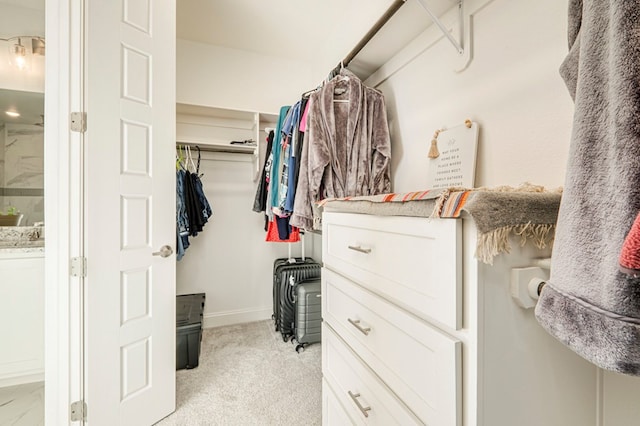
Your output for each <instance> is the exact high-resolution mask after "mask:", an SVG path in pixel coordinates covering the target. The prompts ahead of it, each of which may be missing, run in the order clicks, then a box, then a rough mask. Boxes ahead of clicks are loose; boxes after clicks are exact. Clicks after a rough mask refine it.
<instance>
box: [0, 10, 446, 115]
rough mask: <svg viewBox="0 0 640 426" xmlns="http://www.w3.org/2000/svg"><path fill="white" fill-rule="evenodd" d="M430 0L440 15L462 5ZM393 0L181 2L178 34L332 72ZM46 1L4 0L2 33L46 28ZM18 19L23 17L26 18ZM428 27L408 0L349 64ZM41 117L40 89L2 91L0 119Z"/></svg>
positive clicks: (378, 55) (378, 57)
mask: <svg viewBox="0 0 640 426" xmlns="http://www.w3.org/2000/svg"><path fill="white" fill-rule="evenodd" d="M427 1H428V3H429V4H430V5H431V6H432V7H433V9H434V12H435V13H436V14H438V15H439V14H441V13H442V12H444V11H445V10H447V9H449V8H451V7H453V6H455V4H456V3H457V1H456V0H427ZM392 3H393V0H349V1H345V0H322V1H313V0H270V1H263V0H178V1H177V20H176V25H177V37H178V38H181V39H185V40H191V41H196V42H200V43H206V44H213V45H217V46H222V47H228V48H232V49H238V50H244V51H250V52H254V53H258V54H263V55H269V56H275V57H286V58H289V59H296V60H300V61H305V62H308V63H310V64H311V65H313V66H316V67H324V68H326V70H327V72H328V71H330V70H331V69H332V68H333V67H334V66H335V65H336V64H338V63H339V62H340V60H341V59H343V58H344V57H345V56H346V55H347V54H348V53H349V52H350V51H351V49H352V48H353V47H354V46H355V45H356V44H357V43H358V42H359V41H360V40H361V39H362V37H363V36H364V35H365V34H366V33H367V31H368V30H369V29H370V28H371V27H372V26H373V24H374V23H375V22H376V21H377V20H378V19H379V18H380V16H382V15H383V14H384V12H385V11H386V10H387V9H388V8H389V6H390V5H391V4H392ZM44 4H45V0H0V10H1V11H3V12H5V13H0V37H3V34H2V33H4V32H7V31H10V32H11V33H12V35H16V34H13V33H14V32H15V31H18V30H21V31H22V30H24V31H27V32H30V33H34V34H39V33H44V13H43V12H44ZM16 16H20V17H21V18H22V19H20V20H19V21H20V22H17V21H18V20H16V19H15V17H16ZM18 24H19V25H20V27H19V28H17V27H16V25H18ZM27 24H28V25H27ZM430 24H431V21H430V19H429V17H428V15H427V14H426V12H425V11H424V9H422V7H421V6H420V3H419V1H418V0H407V1H406V3H405V4H404V5H403V6H402V7H401V8H400V10H399V11H398V12H397V13H396V14H395V15H394V16H393V17H392V18H391V20H390V21H389V22H388V23H387V24H386V25H385V26H384V27H383V28H382V29H381V30H380V32H379V33H378V34H377V35H376V36H375V37H374V39H373V40H372V41H371V42H370V43H369V44H368V45H367V46H366V47H365V48H364V49H363V50H362V52H361V53H360V54H358V56H356V58H355V59H354V61H352V63H351V66H350V68H351V69H352V71H354V72H356V73H357V74H358V75H360V76H361V77H362V78H366V77H368V76H369V75H371V73H373V72H374V71H375V70H377V69H378V68H379V67H380V66H381V65H382V64H384V63H385V62H386V61H388V60H389V59H390V58H391V57H392V56H393V55H394V54H395V53H396V52H397V51H398V50H400V49H401V48H402V47H403V46H405V45H406V44H407V43H409V42H410V41H411V40H413V39H414V38H415V37H417V36H418V35H419V34H420V33H421V32H423V31H424V30H425V29H426V28H427V27H428V26H429V25H430ZM18 32H20V31H18ZM7 35H8V34H4V36H5V37H6V36H7ZM10 108H14V109H19V110H21V112H22V117H20V118H19V119H10V118H9V117H8V116H6V115H5V111H6V110H7V109H10ZM41 114H43V98H42V94H38V93H30V92H18V91H11V90H0V123H3V122H9V120H13V122H21V123H29V124H33V123H38V122H40V121H41V117H40V115H41Z"/></svg>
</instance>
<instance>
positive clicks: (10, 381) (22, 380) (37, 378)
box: [0, 370, 44, 388]
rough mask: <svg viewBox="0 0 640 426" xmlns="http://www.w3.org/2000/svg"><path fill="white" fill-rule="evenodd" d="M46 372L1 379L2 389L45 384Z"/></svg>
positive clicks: (0, 386)
mask: <svg viewBox="0 0 640 426" xmlns="http://www.w3.org/2000/svg"><path fill="white" fill-rule="evenodd" d="M43 381H44V370H41V371H40V372H36V373H31V374H21V375H19V376H8V377H7V376H5V377H0V388H5V387H7V386H16V385H24V384H27V383H34V382H43Z"/></svg>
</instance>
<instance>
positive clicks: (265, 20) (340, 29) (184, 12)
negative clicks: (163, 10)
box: [177, 0, 393, 62]
mask: <svg viewBox="0 0 640 426" xmlns="http://www.w3.org/2000/svg"><path fill="white" fill-rule="evenodd" d="M392 3H393V0H349V1H345V0H322V1H317V0H270V1H264V0H180V1H178V4H177V36H178V38H182V39H186V40H192V41H197V42H202V43H208V44H214V45H218V46H224V47H229V48H233V49H240V50H247V51H251V52H255V53H260V54H265V55H270V56H280V57H288V58H291V59H298V60H303V61H307V62H312V61H314V60H316V59H317V58H318V57H324V56H326V55H330V54H335V52H339V53H340V54H344V53H346V52H348V51H349V49H350V47H351V45H353V44H354V43H355V42H357V41H358V40H359V39H360V38H361V37H362V35H363V34H364V33H365V32H366V31H367V30H368V29H369V28H370V27H371V25H372V24H373V23H374V22H375V21H376V20H377V19H378V17H379V16H380V15H382V14H383V13H384V11H385V10H386V9H387V8H388V7H389V5H390V4H392Z"/></svg>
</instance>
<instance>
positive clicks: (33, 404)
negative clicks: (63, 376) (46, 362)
mask: <svg viewBox="0 0 640 426" xmlns="http://www.w3.org/2000/svg"><path fill="white" fill-rule="evenodd" d="M0 425H3V426H41V425H44V382H36V383H28V384H25V385H18V386H9V387H5V388H0Z"/></svg>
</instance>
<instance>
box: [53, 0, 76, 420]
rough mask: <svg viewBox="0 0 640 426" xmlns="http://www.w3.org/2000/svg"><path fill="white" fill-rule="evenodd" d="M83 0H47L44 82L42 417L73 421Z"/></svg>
mask: <svg viewBox="0 0 640 426" xmlns="http://www.w3.org/2000/svg"><path fill="white" fill-rule="evenodd" d="M83 4H84V0H46V20H45V22H46V33H45V34H46V40H47V55H46V68H45V76H46V85H45V116H46V117H47V120H46V124H45V224H46V237H45V238H46V243H45V383H46V386H45V422H46V423H45V424H47V425H67V424H70V423H71V421H70V420H71V419H70V406H71V403H72V402H73V401H77V400H80V399H81V398H82V394H83V390H82V340H81V339H82V337H81V336H82V311H81V308H82V304H81V300H82V295H81V294H80V289H81V288H82V278H79V277H71V276H70V259H71V258H72V257H76V256H81V255H82V238H81V236H82V209H81V208H82V197H81V194H82V187H81V179H80V176H81V172H82V169H81V164H82V161H81V159H82V151H81V146H82V142H83V137H82V134H81V133H74V132H71V131H70V113H71V111H82V79H81V76H82V59H83V58H82V56H81V55H82V39H83V37H82V31H83V28H82V16H83V13H84V12H83Z"/></svg>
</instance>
